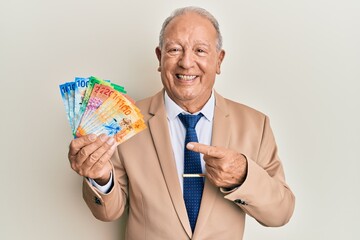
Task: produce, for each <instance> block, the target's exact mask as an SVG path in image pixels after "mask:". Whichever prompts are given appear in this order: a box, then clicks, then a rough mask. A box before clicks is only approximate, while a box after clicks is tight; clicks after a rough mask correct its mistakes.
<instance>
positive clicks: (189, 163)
mask: <svg viewBox="0 0 360 240" xmlns="http://www.w3.org/2000/svg"><path fill="white" fill-rule="evenodd" d="M178 116H179V118H180V120H181V122H182V123H183V125H184V127H185V128H186V137H185V148H184V174H189V173H190V174H200V173H202V168H201V162H200V153H197V152H193V151H190V150H188V149H187V148H186V144H187V143H188V142H198V138H197V135H196V131H195V126H196V124H197V122H198V121H199V120H200V118H201V117H202V116H203V114H202V113H199V114H198V115H188V114H179V115H178ZM183 183H184V201H185V205H186V211H187V213H188V217H189V221H190V225H191V229H192V231H193V232H194V229H195V225H196V220H197V217H198V213H199V209H200V203H201V197H202V192H203V189H204V180H203V178H202V177H184V182H183Z"/></svg>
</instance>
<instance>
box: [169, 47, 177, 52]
mask: <svg viewBox="0 0 360 240" xmlns="http://www.w3.org/2000/svg"><path fill="white" fill-rule="evenodd" d="M169 52H173V53H176V52H180V48H171V49H170V51H169Z"/></svg>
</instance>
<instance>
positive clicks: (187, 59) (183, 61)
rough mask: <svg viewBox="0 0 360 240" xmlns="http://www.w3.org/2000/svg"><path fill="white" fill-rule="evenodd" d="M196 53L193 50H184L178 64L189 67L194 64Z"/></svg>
mask: <svg viewBox="0 0 360 240" xmlns="http://www.w3.org/2000/svg"><path fill="white" fill-rule="evenodd" d="M194 63H195V61H194V55H193V53H192V52H191V51H184V53H183V54H182V55H181V57H180V59H179V62H178V65H179V66H180V67H182V68H185V69H188V68H192V67H193V66H194Z"/></svg>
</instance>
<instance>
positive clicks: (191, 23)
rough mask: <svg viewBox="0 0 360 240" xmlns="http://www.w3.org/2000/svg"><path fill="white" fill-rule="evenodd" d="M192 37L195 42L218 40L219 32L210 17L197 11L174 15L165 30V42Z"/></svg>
mask: <svg viewBox="0 0 360 240" xmlns="http://www.w3.org/2000/svg"><path fill="white" fill-rule="evenodd" d="M186 38H192V39H193V41H194V42H207V43H211V42H214V44H216V41H217V32H216V29H215V27H214V25H213V24H212V23H211V21H210V20H209V19H207V18H206V17H204V16H201V15H199V14H197V13H185V14H182V15H179V16H176V17H174V18H173V19H172V20H171V21H170V22H169V24H168V25H167V26H166V28H165V31H164V40H165V42H171V41H176V40H177V39H186ZM211 45H212V44H211Z"/></svg>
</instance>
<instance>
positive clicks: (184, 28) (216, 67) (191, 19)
mask: <svg viewBox="0 0 360 240" xmlns="http://www.w3.org/2000/svg"><path fill="white" fill-rule="evenodd" d="M216 44H217V34H216V30H215V28H214V26H213V25H212V23H211V22H210V21H209V20H208V19H206V18H204V17H202V16H200V15H198V14H195V13H186V14H184V15H181V16H178V17H175V18H174V19H173V20H172V21H171V22H170V23H169V24H168V25H167V27H166V28H165V32H164V41H163V46H162V49H159V48H157V49H156V55H157V57H158V59H159V64H160V66H159V71H160V72H161V80H162V83H163V85H164V87H165V90H166V92H167V94H168V95H169V97H170V98H171V99H172V100H173V101H174V102H176V103H177V104H178V105H179V106H181V107H182V108H183V109H185V110H187V111H189V112H196V111H199V110H200V109H201V108H202V107H203V106H204V104H205V103H206V102H207V100H208V99H209V97H210V95H211V91H212V88H213V86H214V83H215V76H216V74H219V73H220V65H221V62H222V60H223V58H224V55H225V52H224V51H223V50H221V51H218V50H217V49H216Z"/></svg>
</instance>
